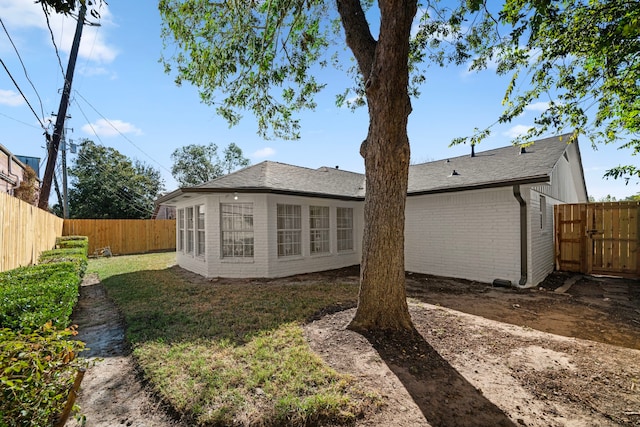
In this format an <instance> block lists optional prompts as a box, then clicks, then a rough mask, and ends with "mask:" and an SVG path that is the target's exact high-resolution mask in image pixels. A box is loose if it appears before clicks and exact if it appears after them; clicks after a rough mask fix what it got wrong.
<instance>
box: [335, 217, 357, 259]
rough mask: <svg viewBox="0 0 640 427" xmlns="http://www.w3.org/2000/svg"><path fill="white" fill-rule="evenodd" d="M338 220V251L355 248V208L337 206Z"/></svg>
mask: <svg viewBox="0 0 640 427" xmlns="http://www.w3.org/2000/svg"><path fill="white" fill-rule="evenodd" d="M336 222H337V233H336V238H337V241H338V242H337V243H338V252H341V251H351V250H353V209H352V208H337V210H336Z"/></svg>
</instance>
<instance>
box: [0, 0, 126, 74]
mask: <svg viewBox="0 0 640 427" xmlns="http://www.w3.org/2000/svg"><path fill="white" fill-rule="evenodd" d="M99 13H100V20H99V23H100V27H96V26H89V25H85V26H84V28H83V31H82V39H81V41H80V48H79V51H78V56H79V57H80V58H83V59H86V60H87V61H91V62H95V63H99V64H107V63H111V62H113V60H114V59H115V58H116V56H117V55H118V53H119V51H118V49H116V48H115V47H114V46H112V45H111V44H109V43H108V41H107V40H106V37H107V36H108V28H109V27H113V22H112V21H111V13H110V11H109V6H108V5H107V4H106V2H102V6H101V7H100V9H99ZM0 16H2V21H3V23H4V24H5V25H6V26H7V27H8V28H9V30H10V31H11V32H12V33H13V34H12V36H13V38H14V41H16V40H18V41H19V40H23V43H25V42H26V40H29V39H30V38H29V37H27V36H26V35H25V34H24V32H25V31H29V30H33V29H37V30H40V32H41V34H42V37H43V38H42V40H43V43H46V44H47V45H48V46H51V34H50V32H49V29H48V28H47V20H46V18H45V15H44V13H43V11H42V6H40V5H39V4H36V3H35V2H33V1H25V0H1V1H0ZM87 17H88V18H87V19H88V20H89V21H90V22H96V21H97V20H96V19H95V18H93V17H91V16H90V15H89V14H87ZM49 25H50V27H51V33H53V35H54V38H55V42H56V46H58V49H59V50H60V51H61V52H64V53H67V54H68V53H69V52H70V50H71V45H72V43H73V37H74V33H75V28H76V21H75V19H74V18H72V17H65V16H64V15H62V14H58V13H55V12H51V13H50V14H49ZM18 44H21V43H20V42H19V43H18ZM18 47H19V48H20V46H18ZM63 60H64V59H63Z"/></svg>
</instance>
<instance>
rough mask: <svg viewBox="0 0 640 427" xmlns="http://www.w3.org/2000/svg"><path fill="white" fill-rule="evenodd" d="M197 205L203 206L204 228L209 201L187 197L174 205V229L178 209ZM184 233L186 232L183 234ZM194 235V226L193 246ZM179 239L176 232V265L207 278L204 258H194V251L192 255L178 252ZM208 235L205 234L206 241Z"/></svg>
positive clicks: (196, 197)
mask: <svg viewBox="0 0 640 427" xmlns="http://www.w3.org/2000/svg"><path fill="white" fill-rule="evenodd" d="M198 205H204V206H205V216H204V220H205V228H206V225H208V224H207V222H208V220H209V215H208V214H209V210H210V208H209V201H208V200H207V198H206V197H205V196H195V197H189V198H187V199H183V200H181V201H179V202H178V203H176V227H178V226H179V225H178V220H177V217H178V213H177V212H178V210H179V209H186V208H188V207H195V206H198ZM185 228H186V217H185ZM185 233H186V232H185ZM195 234H197V232H196V230H195V225H194V245H195ZM179 238H180V232H179V230H176V262H177V263H178V265H179V266H180V267H182V268H184V269H186V270H189V271H193V272H194V273H198V274H201V275H203V276H207V260H206V257H204V256H196V255H195V250H194V252H193V253H190V254H189V253H186V252H185V251H179V250H178V249H177V248H178V247H179V246H178V242H177V240H178V239H179ZM208 238H209V235H208V233H207V234H206V239H207V240H208ZM185 247H186V243H185ZM206 250H207V252H208V250H209V248H208V247H207V249H206Z"/></svg>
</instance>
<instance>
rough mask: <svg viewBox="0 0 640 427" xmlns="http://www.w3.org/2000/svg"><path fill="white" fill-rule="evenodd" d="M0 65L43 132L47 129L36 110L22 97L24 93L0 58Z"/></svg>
mask: <svg viewBox="0 0 640 427" xmlns="http://www.w3.org/2000/svg"><path fill="white" fill-rule="evenodd" d="M0 63H1V64H2V66H3V67H4V70H5V71H6V72H7V74H8V75H9V78H10V79H11V81H12V82H13V84H14V86H15V87H16V89H18V92H20V95H22V99H24V101H25V102H26V103H27V105H28V106H29V109H30V110H31V112H32V113H33V115H34V116H36V119H38V122H39V123H40V126H41V127H42V129H44V130H45V131H46V130H47V128H46V127H45V125H44V123H42V120H40V117H39V116H38V113H36V110H34V109H33V107H32V106H31V104H30V103H29V100H28V99H27V97H26V96H25V95H24V93H23V92H22V89H20V86H18V82H16V80H15V79H14V78H13V76H12V75H11V72H10V71H9V69H8V68H7V66H6V65H5V63H4V61H3V60H2V58H0Z"/></svg>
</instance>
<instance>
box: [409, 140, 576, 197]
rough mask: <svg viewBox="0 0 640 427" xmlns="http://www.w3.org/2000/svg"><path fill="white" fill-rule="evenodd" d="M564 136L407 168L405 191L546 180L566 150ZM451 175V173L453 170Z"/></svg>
mask: <svg viewBox="0 0 640 427" xmlns="http://www.w3.org/2000/svg"><path fill="white" fill-rule="evenodd" d="M568 141H569V136H568V135H562V136H557V137H552V138H545V139H541V140H538V141H535V142H534V143H533V145H531V146H529V147H526V149H525V150H526V152H525V153H522V154H520V148H519V147H516V146H513V145H511V146H508V147H503V148H496V149H494V150H488V151H483V152H479V153H476V155H475V157H471V155H470V154H471V153H470V154H469V155H467V156H460V157H454V158H451V159H445V160H439V161H436V162H429V163H423V164H418V165H413V166H411V167H410V168H409V190H408V193H409V194H416V193H417V194H420V193H429V192H441V191H453V190H454V189H461V188H466V189H471V188H478V187H496V186H503V185H510V184H515V183H535V182H545V181H548V180H549V177H550V175H551V171H552V170H553V167H554V166H555V165H556V163H557V162H558V160H559V159H560V157H561V156H562V154H563V153H564V151H565V150H566V149H567V142H568ZM454 170H455V171H456V174H455V175H452V172H453V171H454Z"/></svg>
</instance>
